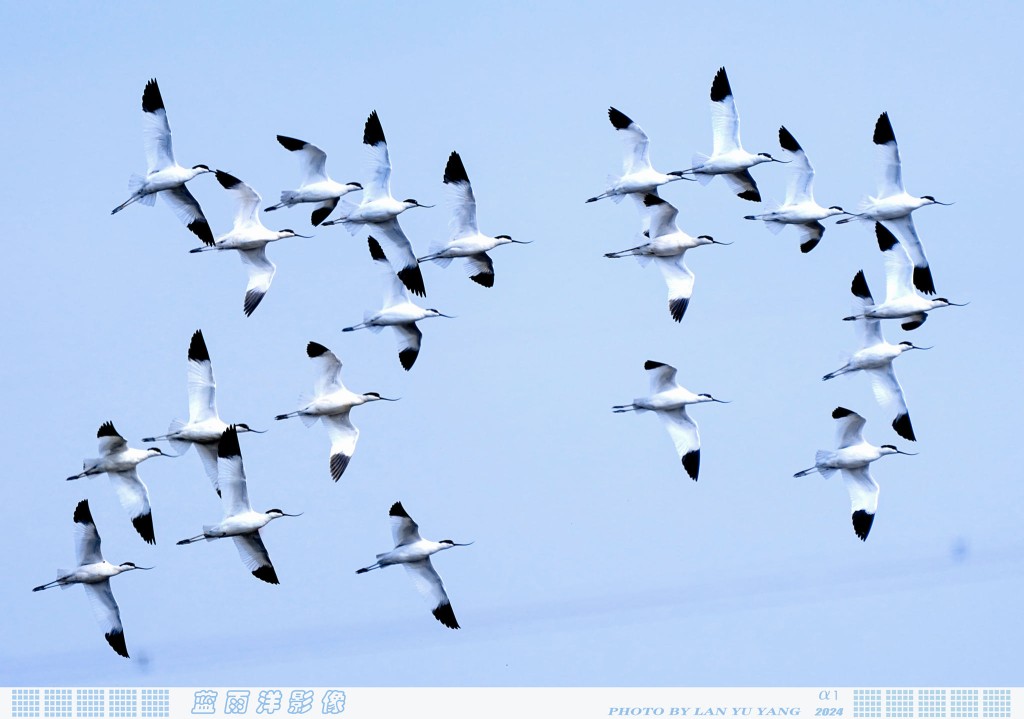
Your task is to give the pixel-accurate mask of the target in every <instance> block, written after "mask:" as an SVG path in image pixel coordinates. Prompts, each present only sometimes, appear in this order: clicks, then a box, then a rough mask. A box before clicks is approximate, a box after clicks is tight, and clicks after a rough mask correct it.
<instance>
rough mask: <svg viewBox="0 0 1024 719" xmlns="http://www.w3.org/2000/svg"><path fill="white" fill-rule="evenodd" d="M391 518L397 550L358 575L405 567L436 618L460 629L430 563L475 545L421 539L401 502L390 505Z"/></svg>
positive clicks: (379, 555) (357, 571)
mask: <svg viewBox="0 0 1024 719" xmlns="http://www.w3.org/2000/svg"><path fill="white" fill-rule="evenodd" d="M388 516H390V517H391V533H392V535H393V536H394V539H395V548H394V549H393V550H391V551H390V552H384V553H383V554H378V555H377V561H376V562H375V563H373V564H371V565H370V566H369V567H363V568H362V569H358V570H356V574H364V573H366V572H369V571H370V570H372V569H381V568H383V567H389V566H391V565H393V564H401V565H403V566H404V567H405V568H406V569H407V570H408V572H409V576H410V577H411V578H412V581H413V583H414V584H415V585H416V588H417V589H418V590H419V591H420V593H422V594H423V596H425V597H426V598H427V600H428V601H429V602H430V606H431V612H432V614H433V615H434V618H435V619H437V621H439V622H441V624H443V625H445V626H446V627H448V628H449V629H459V622H458V620H456V619H455V612H454V611H452V605H451V602H450V601H449V600H448V592H446V591H445V588H444V582H442V581H441V577H440V576H439V575H438V573H437V572H436V571H435V570H434V566H433V565H432V564H431V563H430V555H432V554H436V553H437V552H440V551H442V550H445V549H451V548H452V547H468V546H469V545H470V544H472V542H468V543H466V544H458V543H456V542H453V541H452V540H450V539H442V540H441V541H440V542H433V541H431V540H429V539H423V538H422V537H420V528H419V526H418V525H417V524H416V522H414V521H413V520H412V517H410V516H409V514H408V513H407V512H406V511H405V507H403V506H402V503H401V502H395V503H394V504H393V505H391V510H390V511H389V512H388Z"/></svg>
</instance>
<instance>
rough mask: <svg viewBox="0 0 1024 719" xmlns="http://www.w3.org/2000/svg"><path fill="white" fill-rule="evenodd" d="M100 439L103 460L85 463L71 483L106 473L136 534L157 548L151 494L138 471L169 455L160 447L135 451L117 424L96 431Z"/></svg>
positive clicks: (97, 458) (104, 424) (103, 426)
mask: <svg viewBox="0 0 1024 719" xmlns="http://www.w3.org/2000/svg"><path fill="white" fill-rule="evenodd" d="M96 438H97V439H99V447H100V456H99V457H95V458H92V459H87V460H85V461H84V462H82V471H81V472H79V473H78V474H76V475H74V476H72V477H68V479H69V480H73V479H81V478H82V477H90V476H93V475H96V474H103V473H104V472H105V473H106V475H107V476H108V477H109V478H110V484H111V485H112V486H113V487H114V492H115V493H116V494H117V499H118V501H120V502H121V506H122V507H124V508H125V510H126V511H127V512H128V516H129V517H131V519H132V526H133V527H135V531H136V532H138V533H139V536H140V537H142V538H143V539H144V540H145V541H146V542H148V543H149V544H155V543H156V537H155V535H154V532H153V513H152V510H151V509H150V504H149V490H148V489H147V488H146V485H145V484H143V482H142V480H141V479H139V472H138V470H137V469H136V468H137V467H138V466H139V465H140V464H141V463H142V462H144V461H146V460H147V459H149V458H150V457H161V456H166V455H164V453H163V451H162V450H161V449H160V448H159V447H147V448H146V449H131V448H130V447H129V446H128V442H126V441H125V439H124V437H122V436H121V435H120V434H118V432H117V430H116V429H114V424H113V422H104V423H103V424H101V425H100V428H99V429H98V430H97V431H96Z"/></svg>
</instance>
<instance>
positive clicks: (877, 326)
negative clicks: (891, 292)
mask: <svg viewBox="0 0 1024 719" xmlns="http://www.w3.org/2000/svg"><path fill="white" fill-rule="evenodd" d="M851 289H852V292H853V296H854V302H855V304H856V305H857V307H856V309H857V312H858V314H859V315H860V318H859V319H858V320H857V324H858V325H859V329H860V349H859V350H857V352H855V353H854V354H853V355H852V356H851V357H850V359H849V360H848V361H847V363H846V364H845V365H843V366H842V367H840V368H839V369H837V370H836V371H834V372H829V373H828V374H827V375H825V376H824V377H822V379H823V380H829V379H832V378H833V377H838V376H839V375H843V374H848V373H850V372H861V371H863V372H865V373H866V374H867V375H868V376H869V377H870V378H871V387H872V389H873V390H874V393H875V399H877V400H878V403H879V404H881V405H882V406H886V407H887V406H893V405H895V407H896V419H894V420H893V422H892V428H893V429H894V430H896V433H897V434H898V435H900V436H901V437H903V438H904V439H909V440H910V441H912V442H916V441H917V437H916V436H914V428H913V426H912V425H911V423H910V412H909V410H908V409H907V402H906V399H905V398H904V396H903V388H902V387H901V386H900V381H899V380H898V379H897V378H896V371H895V370H894V369H893V366H892V363H893V360H895V359H896V358H897V357H899V356H900V355H901V354H903V353H904V352H906V351H908V350H927V349H931V348H930V347H918V346H916V345H914V344H913V343H912V342H900V343H899V344H895V345H894V344H890V343H888V342H886V341H885V338H884V337H883V336H882V326H881V321H880V320H877V319H868V318H866V317H864V314H865V313H867V312H869V311H870V309H871V308H872V307H874V305H875V301H874V299H873V298H872V297H871V290H869V289H868V283H867V280H866V279H865V278H864V272H863V270H862V271H860V272H858V273H857V275H856V276H855V277H854V278H853V283H852V286H851Z"/></svg>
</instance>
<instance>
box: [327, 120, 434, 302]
mask: <svg viewBox="0 0 1024 719" xmlns="http://www.w3.org/2000/svg"><path fill="white" fill-rule="evenodd" d="M363 144H364V145H366V147H367V148H368V151H369V153H370V158H371V165H372V166H371V176H370V179H369V180H368V181H367V182H366V183H365V184H364V185H363V201H362V202H361V203H359V205H358V206H356V207H352V206H348V207H346V208H345V209H346V213H345V215H344V216H342V217H339V218H338V219H336V220H330V221H329V222H325V223H324V226H327V225H344V226H345V229H347V230H348V231H349V232H350V233H351V234H353V235H354V234H356V233H357V232H358V231H359V228H360V226H362V225H373V226H374V227H375V228H377V230H379V232H380V234H381V235H382V236H383V238H384V239H385V240H387V241H388V243H389V244H390V245H391V257H392V261H393V262H394V264H395V273H396V274H397V275H398V278H399V279H400V280H402V283H403V284H404V285H405V286H406V287H408V288H409V290H410V291H411V292H413V293H414V294H417V295H419V296H420V297H424V296H426V289H425V288H424V286H423V275H422V274H421V273H420V267H419V263H418V262H417V261H416V255H415V253H413V251H412V244H411V243H410V242H409V238H408V237H406V236H405V232H403V231H402V228H401V226H400V225H399V224H398V216H399V215H400V214H402V213H403V212H405V211H406V210H408V209H409V208H410V207H433V205H421V204H420V203H418V202H417V201H416V200H413V199H408V200H402V201H401V202H399V201H398V200H396V199H395V198H394V197H392V196H391V158H390V156H389V155H388V143H387V140H386V139H385V138H384V129H383V128H382V127H381V124H380V118H379V117H377V111H376V110H374V111H373V112H371V113H370V116H369V117H368V118H367V119H366V125H365V126H364V127H363Z"/></svg>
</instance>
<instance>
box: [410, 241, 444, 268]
mask: <svg viewBox="0 0 1024 719" xmlns="http://www.w3.org/2000/svg"><path fill="white" fill-rule="evenodd" d="M444 248H445V243H443V242H434V243H432V244H431V245H430V250H429V251H428V252H427V255H426V256H425V257H420V258H419V260H418V262H436V263H437V264H438V265H440V266H441V267H447V266H448V265H450V264H451V263H452V258H451V257H438V255H439V254H441V253H442V252H443V251H444Z"/></svg>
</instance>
